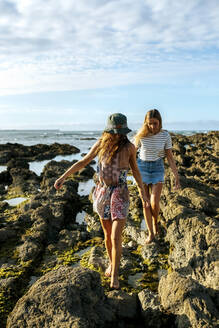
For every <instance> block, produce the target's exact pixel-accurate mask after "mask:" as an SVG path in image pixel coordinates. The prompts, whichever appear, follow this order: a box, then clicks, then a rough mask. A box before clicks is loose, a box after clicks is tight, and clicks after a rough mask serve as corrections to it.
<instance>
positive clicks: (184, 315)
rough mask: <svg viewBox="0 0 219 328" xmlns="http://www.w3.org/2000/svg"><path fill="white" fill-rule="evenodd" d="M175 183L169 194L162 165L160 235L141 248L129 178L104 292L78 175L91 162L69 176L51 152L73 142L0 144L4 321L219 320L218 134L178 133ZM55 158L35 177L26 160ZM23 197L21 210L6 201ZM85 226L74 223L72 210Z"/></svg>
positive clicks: (65, 325)
mask: <svg viewBox="0 0 219 328" xmlns="http://www.w3.org/2000/svg"><path fill="white" fill-rule="evenodd" d="M172 138H173V152H174V157H175V159H176V162H177V166H178V169H179V173H180V179H181V185H182V188H181V190H179V191H177V192H174V190H173V175H172V173H171V170H170V169H169V167H168V165H167V164H166V177H165V185H164V188H163V192H162V197H161V211H160V217H159V225H160V232H161V233H160V236H159V238H157V239H156V240H155V242H153V243H151V244H150V245H146V244H145V239H146V236H147V233H146V231H145V227H144V226H143V216H142V208H141V202H140V201H139V198H138V194H137V190H136V187H135V185H134V184H133V182H132V180H131V179H130V180H129V190H130V199H131V206H130V214H129V217H128V220H127V225H126V228H125V230H124V234H123V255H122V260H121V268H120V282H121V289H120V290H110V289H109V278H106V277H105V276H104V270H105V268H106V266H107V257H106V252H105V247H104V241H103V233H102V229H101V226H100V223H99V220H98V217H97V215H96V214H95V213H93V210H92V202H91V194H90V196H89V197H88V196H81V195H80V194H79V193H78V186H79V184H80V182H81V181H87V180H89V179H92V178H93V175H94V173H95V171H94V169H93V166H92V165H88V166H87V167H86V168H85V169H83V170H82V171H80V172H79V173H77V174H75V175H73V176H72V177H71V178H70V179H68V180H67V181H66V183H65V184H64V186H63V188H62V189H61V190H60V191H56V190H55V189H54V187H53V184H54V181H55V180H56V178H57V177H58V176H59V175H60V174H62V173H63V172H64V170H65V169H66V168H67V167H69V166H70V165H72V162H69V161H64V160H63V161H60V162H57V161H54V160H52V159H53V158H54V157H55V156H56V155H67V154H73V153H77V152H80V150H79V149H77V148H76V147H73V146H70V145H61V144H53V145H50V146H48V145H35V146H23V145H19V144H5V145H0V165H5V166H6V167H7V168H6V169H5V171H3V172H1V173H0V327H1V328H5V327H7V328H24V327H29V328H38V327H45V328H69V327H74V328H85V327H86V328H89V327H91V328H96V327H97V328H101V327H106V328H107V327H118V328H132V327H137V328H138V327H139V328H140V327H155V328H156V327H157V328H161V327H162V328H165V327H170V328H171V327H173V328H174V327H178V328H187V327H193V328H203V327H204V328H210V327H218V326H219V310H218V306H219V293H218V289H219V272H218V268H219V256H218V254H219V252H218V251H219V246H218V245H219V234H218V232H219V224H218V218H219V201H218V199H219V183H218V182H219V132H218V131H215V132H209V133H207V134H201V133H200V134H196V135H193V136H184V135H175V134H172ZM44 159H51V161H50V162H49V163H48V164H47V165H46V166H45V167H44V170H43V172H42V173H41V175H40V176H38V175H37V174H35V173H34V172H32V171H31V170H30V169H29V162H31V161H36V160H44ZM13 197H24V198H25V199H26V200H25V201H24V202H22V203H21V204H20V205H18V206H11V205H9V203H8V201H7V200H8V199H10V198H13ZM82 211H83V213H85V214H84V222H82V223H81V224H79V223H78V222H77V214H78V213H80V212H82Z"/></svg>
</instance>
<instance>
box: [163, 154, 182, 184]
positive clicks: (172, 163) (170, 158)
mask: <svg viewBox="0 0 219 328" xmlns="http://www.w3.org/2000/svg"><path fill="white" fill-rule="evenodd" d="M165 153H166V157H167V161H168V163H169V166H170V168H171V169H172V171H173V174H174V177H175V189H176V190H177V189H179V188H180V181H179V175H178V170H177V167H176V163H175V160H174V157H173V152H172V149H171V148H170V149H165Z"/></svg>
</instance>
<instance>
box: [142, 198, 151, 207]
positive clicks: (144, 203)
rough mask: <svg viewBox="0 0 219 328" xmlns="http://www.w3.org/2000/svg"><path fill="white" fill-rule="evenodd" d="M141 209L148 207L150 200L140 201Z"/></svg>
mask: <svg viewBox="0 0 219 328" xmlns="http://www.w3.org/2000/svg"><path fill="white" fill-rule="evenodd" d="M141 201H142V206H143V208H148V207H150V200H149V199H148V198H145V199H141Z"/></svg>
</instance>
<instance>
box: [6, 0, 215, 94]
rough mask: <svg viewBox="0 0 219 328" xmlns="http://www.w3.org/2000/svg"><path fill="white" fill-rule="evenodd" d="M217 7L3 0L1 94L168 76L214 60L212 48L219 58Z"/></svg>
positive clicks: (169, 0)
mask: <svg viewBox="0 0 219 328" xmlns="http://www.w3.org/2000/svg"><path fill="white" fill-rule="evenodd" d="M218 15H219V3H218V1H217V0H211V1H208V2H204V1H201V0H190V1H189V2H188V1H187V0H182V1H180V2H178V1H173V0H162V1H161V0H157V1H152V0H139V1H136V2H134V1H132V0H118V1H115V0H112V1H110V0H108V1H104V0H89V1H87V0H80V1H77V0H65V1H62V0H53V1H43V0H11V1H5V0H3V1H1V5H0V95H4V94H13V93H22V92H23V93H26V92H33V91H52V90H53V91H54V90H71V89H83V88H84V89H85V88H95V87H102V86H105V87H106V86H113V85H119V84H127V83H138V82H142V81H147V79H148V78H150V79H151V78H152V79H155V80H156V79H157V80H158V79H159V80H160V79H161V80H162V78H163V79H164V78H165V76H166V75H168V74H175V75H176V74H180V73H181V71H182V72H183V69H182V67H183V66H185V64H186V65H188V71H187V73H189V72H191V69H192V70H193V69H194V70H195V71H198V70H202V69H204V67H205V65H206V64H208V68H210V66H212V64H210V65H209V53H208V49H211V50H212V49H213V50H214V52H215V55H214V53H213V54H212V55H211V59H213V62H214V63H215V65H216V66H218V59H217V55H216V54H217V52H218V47H219V20H218ZM197 54H198V58H199V60H198V61H197V60H196V58H197ZM193 67H194V68H193ZM211 69H212V68H211ZM213 69H214V67H213ZM186 70H187V69H185V71H186ZM173 71H174V72H173ZM170 72H171V73H170Z"/></svg>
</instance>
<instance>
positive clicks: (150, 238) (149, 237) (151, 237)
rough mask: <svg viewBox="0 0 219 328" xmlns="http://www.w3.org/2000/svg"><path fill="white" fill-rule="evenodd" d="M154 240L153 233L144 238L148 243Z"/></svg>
mask: <svg viewBox="0 0 219 328" xmlns="http://www.w3.org/2000/svg"><path fill="white" fill-rule="evenodd" d="M153 240H154V235H150V236H148V237H147V239H146V244H150V243H151V242H152V241H153Z"/></svg>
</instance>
